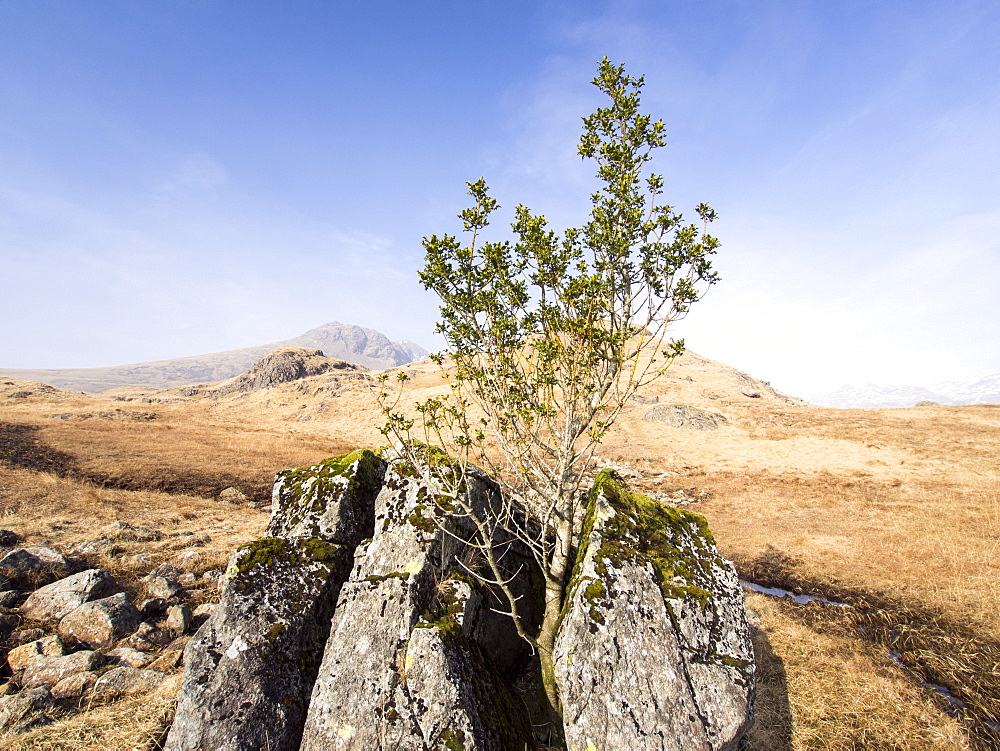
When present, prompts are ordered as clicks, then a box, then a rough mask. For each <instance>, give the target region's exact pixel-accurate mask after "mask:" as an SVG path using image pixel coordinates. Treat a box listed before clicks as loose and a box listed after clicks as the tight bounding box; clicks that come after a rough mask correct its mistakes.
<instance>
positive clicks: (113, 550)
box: [69, 537, 125, 555]
mask: <svg viewBox="0 0 1000 751" xmlns="http://www.w3.org/2000/svg"><path fill="white" fill-rule="evenodd" d="M69 552H70V553H72V554H73V555H95V554H98V553H103V554H104V555H120V554H121V553H123V552H125V549H124V548H123V547H122V546H121V545H119V544H118V543H116V542H115V541H114V540H109V539H108V538H107V537H99V538H97V539H96V540H85V541H84V542H79V543H77V544H76V545H74V546H73V547H71V548H70V549H69Z"/></svg>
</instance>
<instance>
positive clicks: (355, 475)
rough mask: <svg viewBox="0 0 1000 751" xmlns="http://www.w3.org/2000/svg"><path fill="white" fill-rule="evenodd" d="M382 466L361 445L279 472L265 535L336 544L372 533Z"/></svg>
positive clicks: (359, 538)
mask: <svg viewBox="0 0 1000 751" xmlns="http://www.w3.org/2000/svg"><path fill="white" fill-rule="evenodd" d="M385 467H386V463H385V461H384V460H382V459H381V458H379V457H378V456H376V455H375V454H374V453H373V452H371V451H369V450H367V449H360V450H358V451H352V452H351V453H349V454H345V455H343V456H338V457H336V458H333V459H327V460H326V461H324V462H320V463H319V464H316V465H314V466H312V467H307V468H305V469H289V470H285V471H284V472H279V473H278V475H277V476H276V477H275V479H274V489H273V490H272V492H271V521H270V523H269V524H268V527H267V532H266V534H267V536H268V537H317V538H319V539H322V540H326V541H327V542H333V543H337V544H340V545H357V544H358V542H360V541H361V540H362V539H364V538H366V537H371V535H372V531H373V528H372V524H373V504H374V499H375V496H377V495H378V492H379V490H380V489H381V488H382V479H383V477H384V476H385ZM360 499H364V500H363V501H362V500H360Z"/></svg>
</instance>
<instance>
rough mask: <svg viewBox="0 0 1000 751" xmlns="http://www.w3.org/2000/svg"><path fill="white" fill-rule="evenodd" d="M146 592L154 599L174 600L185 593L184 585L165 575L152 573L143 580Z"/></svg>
mask: <svg viewBox="0 0 1000 751" xmlns="http://www.w3.org/2000/svg"><path fill="white" fill-rule="evenodd" d="M142 583H143V589H144V590H145V591H146V594H147V595H149V596H150V597H152V598H154V599H157V598H158V599H161V600H172V599H175V598H177V597H180V596H181V595H182V594H183V593H184V587H182V586H181V585H180V584H178V583H177V582H175V581H174V580H173V579H168V578H167V577H165V576H154V575H153V574H150V575H149V576H147V577H146V578H145V579H143V580H142Z"/></svg>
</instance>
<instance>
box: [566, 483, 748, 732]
mask: <svg viewBox="0 0 1000 751" xmlns="http://www.w3.org/2000/svg"><path fill="white" fill-rule="evenodd" d="M584 531H585V533H586V534H587V536H586V537H585V539H584V540H583V541H582V543H581V546H580V552H579V554H578V558H577V561H576V566H575V568H574V572H573V580H572V582H571V585H570V590H569V594H568V602H567V605H566V610H565V615H564V618H563V622H562V625H561V627H560V631H559V634H558V637H557V639H556V650H555V667H556V680H557V683H558V685H559V691H560V696H561V699H562V706H563V720H564V725H565V731H566V740H567V745H568V747H569V749H570V750H571V751H577V750H579V751H584V750H585V749H588V748H594V747H596V748H599V749H605V748H627V749H630V750H634V751H645V750H646V749H649V750H650V751H652V750H653V749H657V750H659V749H677V750H678V751H681V750H683V751H688V750H690V749H706V750H708V749H712V750H715V749H733V748H736V747H737V744H738V743H739V739H740V738H741V737H742V735H743V733H744V732H745V731H746V729H747V728H748V727H749V725H750V719H751V707H752V701H753V674H754V663H753V649H752V645H751V642H750V626H749V624H748V622H747V620H746V612H745V610H744V607H743V596H742V593H741V591H740V587H739V581H738V580H737V578H736V573H735V570H734V569H733V567H732V564H730V563H729V562H728V561H726V560H724V559H723V558H721V557H720V556H719V554H718V552H717V551H716V548H715V543H714V541H713V540H712V537H711V533H709V532H708V528H707V525H706V524H705V521H704V519H703V518H702V517H700V516H698V515H696V514H692V513H689V512H685V511H679V510H677V509H672V508H668V507H664V506H661V505H660V504H657V503H655V502H654V501H651V500H650V499H648V498H644V497H642V496H638V495H635V494H632V493H630V492H629V491H628V490H627V488H626V487H625V484H624V483H623V482H622V481H621V480H620V479H619V478H617V477H616V476H615V475H614V474H612V473H607V472H602V473H601V474H600V475H599V476H598V480H597V484H596V485H595V487H594V490H593V491H592V493H591V497H590V500H589V507H588V516H587V522H586V524H585V530H584Z"/></svg>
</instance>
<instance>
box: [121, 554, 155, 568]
mask: <svg viewBox="0 0 1000 751" xmlns="http://www.w3.org/2000/svg"><path fill="white" fill-rule="evenodd" d="M120 562H121V565H122V568H127V569H132V570H135V569H143V568H146V567H147V566H148V565H149V564H150V563H152V560H151V559H150V557H149V556H148V555H146V554H145V553H136V554H135V555H126V556H124V557H123V558H122V559H121V561H120Z"/></svg>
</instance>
